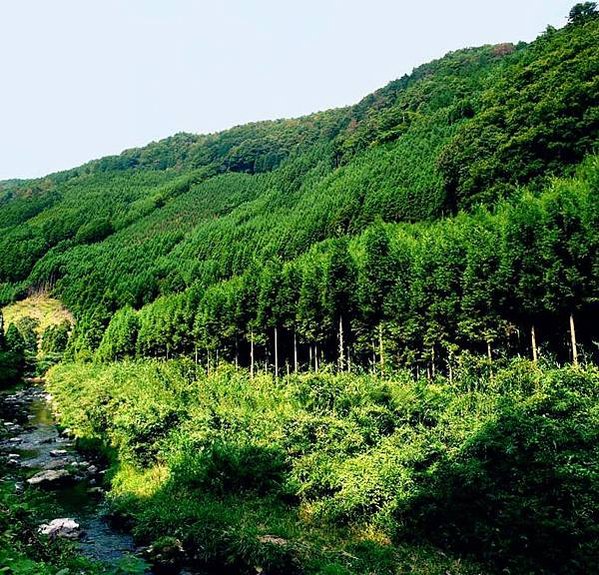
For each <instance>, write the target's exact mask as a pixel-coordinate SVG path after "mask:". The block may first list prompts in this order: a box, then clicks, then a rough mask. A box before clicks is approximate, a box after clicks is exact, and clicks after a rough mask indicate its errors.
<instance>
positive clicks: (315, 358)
mask: <svg viewBox="0 0 599 575" xmlns="http://www.w3.org/2000/svg"><path fill="white" fill-rule="evenodd" d="M314 367H315V369H316V373H318V344H316V345H315V346H314Z"/></svg>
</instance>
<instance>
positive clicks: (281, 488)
mask: <svg viewBox="0 0 599 575" xmlns="http://www.w3.org/2000/svg"><path fill="white" fill-rule="evenodd" d="M468 366H470V363H468ZM488 367H489V366H488V365H486V364H485V361H483V360H481V365H476V366H474V367H473V368H472V367H465V368H464V369H462V370H461V371H460V372H459V373H457V374H455V377H454V379H453V382H452V383H450V382H448V381H447V380H445V379H443V378H437V379H436V380H435V381H434V382H427V381H425V380H421V381H418V382H416V381H414V380H413V379H412V378H411V377H410V376H409V375H408V374H407V373H401V372H400V373H397V374H395V375H394V376H392V377H389V378H386V379H381V378H380V377H377V376H371V375H355V374H353V375H352V374H334V373H319V374H314V373H306V374H300V375H298V376H291V377H289V378H285V379H278V380H274V379H273V378H272V377H270V376H267V375H260V376H258V377H256V378H254V379H251V378H250V377H249V375H248V374H247V373H246V372H245V371H243V370H241V371H237V370H235V369H234V368H233V367H231V366H221V368H219V369H218V370H216V371H215V372H213V373H212V374H211V375H209V376H206V374H205V373H203V371H202V370H201V369H198V368H197V366H195V365H194V364H193V363H190V362H186V361H170V362H161V361H135V362H123V363H113V364H98V363H97V364H87V365H83V364H72V365H69V364H63V365H60V366H57V367H55V368H53V369H52V370H51V371H50V373H49V377H48V386H49V389H50V391H51V392H52V394H53V395H54V397H55V398H56V401H57V406H58V407H59V409H60V412H61V421H62V423H63V424H64V425H66V426H68V427H70V428H71V429H72V430H73V431H74V432H75V433H76V434H77V435H78V436H79V437H84V438H94V439H96V440H98V439H100V440H102V441H104V442H105V443H106V444H108V445H109V446H110V448H111V449H113V450H114V451H115V453H116V454H117V455H118V457H117V458H116V459H115V460H114V463H113V467H112V470H111V477H110V478H111V482H112V492H111V494H110V498H111V502H112V505H113V509H114V512H115V514H116V515H117V516H121V517H122V518H123V520H124V522H125V523H126V524H129V525H131V526H132V527H133V531H134V534H135V535H136V537H137V538H138V539H139V540H140V541H142V542H144V543H155V544H157V543H156V542H158V543H159V542H161V541H167V542H169V541H170V542H171V543H172V541H174V540H176V541H179V542H181V544H182V546H183V548H184V549H185V550H186V552H187V553H188V555H189V556H190V557H192V558H194V561H195V562H196V564H199V565H201V566H203V567H205V568H208V569H210V568H215V567H221V568H222V566H226V568H227V572H229V573H233V574H240V575H245V574H246V573H255V572H256V569H257V568H260V569H261V570H262V572H264V573H270V574H279V573H281V574H282V573H285V574H286V575H288V574H294V573H301V574H314V575H316V574H321V573H323V574H324V573H326V574H331V575H333V574H338V575H341V574H343V575H349V574H355V575H357V574H366V573H368V574H372V575H399V574H402V573H423V574H427V573H430V574H431V575H432V574H438V573H439V574H441V573H446V572H449V573H452V574H453V575H458V574H471V573H482V572H484V573H500V572H502V571H504V572H505V571H506V570H509V571H510V572H512V573H528V572H545V573H547V574H549V573H554V572H556V571H555V566H559V569H560V571H559V572H560V573H572V574H574V573H578V572H581V571H584V568H585V567H589V568H590V565H592V558H593V557H594V554H596V553H597V551H598V549H597V543H596V542H597V537H596V535H597V529H596V527H595V525H596V523H595V520H594V518H595V516H596V511H595V510H596V509H597V508H599V506H598V505H597V502H598V501H599V493H598V490H597V488H596V487H594V486H596V485H599V481H597V480H598V479H599V469H598V465H597V461H599V457H598V454H599V448H598V447H597V446H598V445H599V425H598V420H597V415H598V412H597V405H598V389H599V372H598V371H597V369H596V368H593V367H589V368H586V369H582V368H571V367H566V368H553V367H544V368H543V367H540V366H538V365H535V364H532V363H530V362H527V361H521V360H520V361H515V362H513V363H507V364H505V365H503V366H499V365H497V364H496V365H495V366H494V370H493V373H492V375H491V374H490V373H489V371H488ZM165 537H166V539H165ZM481 565H482V566H483V567H481ZM581 566H582V567H581Z"/></svg>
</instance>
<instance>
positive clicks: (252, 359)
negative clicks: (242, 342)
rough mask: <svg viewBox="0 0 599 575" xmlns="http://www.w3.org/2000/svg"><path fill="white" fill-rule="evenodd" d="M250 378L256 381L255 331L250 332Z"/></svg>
mask: <svg viewBox="0 0 599 575" xmlns="http://www.w3.org/2000/svg"><path fill="white" fill-rule="evenodd" d="M250 377H251V378H252V379H254V330H252V331H250Z"/></svg>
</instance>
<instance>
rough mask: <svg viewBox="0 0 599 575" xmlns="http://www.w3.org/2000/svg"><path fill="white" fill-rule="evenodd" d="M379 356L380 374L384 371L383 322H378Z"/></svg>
mask: <svg viewBox="0 0 599 575" xmlns="http://www.w3.org/2000/svg"><path fill="white" fill-rule="evenodd" d="M379 358H380V362H381V374H382V373H383V372H384V371H385V348H384V346H383V324H382V323H379Z"/></svg>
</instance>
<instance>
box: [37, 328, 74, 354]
mask: <svg viewBox="0 0 599 575" xmlns="http://www.w3.org/2000/svg"><path fill="white" fill-rule="evenodd" d="M70 331H71V324H70V323H69V322H68V321H63V322H62V323H58V324H53V325H49V326H48V327H47V328H46V329H45V330H44V333H43V334H42V344H41V348H42V351H43V352H46V353H62V352H64V351H65V349H66V348H67V343H68V341H69V333H70Z"/></svg>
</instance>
